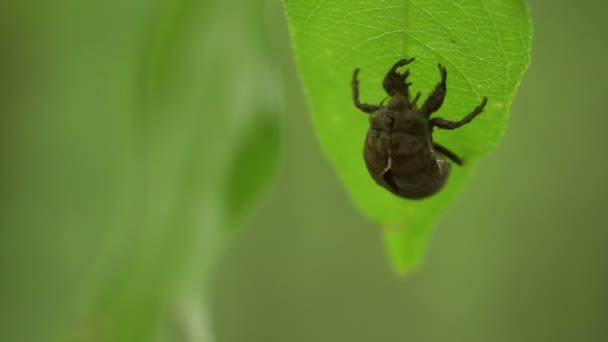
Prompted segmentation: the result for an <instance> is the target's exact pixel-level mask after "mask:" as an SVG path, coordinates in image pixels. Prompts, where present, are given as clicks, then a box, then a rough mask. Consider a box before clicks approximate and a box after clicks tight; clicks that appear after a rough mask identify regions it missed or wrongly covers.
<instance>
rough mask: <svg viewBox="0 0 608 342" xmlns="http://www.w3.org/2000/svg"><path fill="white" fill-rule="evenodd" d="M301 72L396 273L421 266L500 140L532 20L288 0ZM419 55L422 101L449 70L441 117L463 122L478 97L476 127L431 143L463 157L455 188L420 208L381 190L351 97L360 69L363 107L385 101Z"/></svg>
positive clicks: (368, 2) (431, 3)
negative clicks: (385, 83) (397, 68)
mask: <svg viewBox="0 0 608 342" xmlns="http://www.w3.org/2000/svg"><path fill="white" fill-rule="evenodd" d="M284 5H285V10H286V13H287V17H288V21H289V27H290V31H291V35H292V42H293V45H294V50H295V54H296V59H297V64H298V68H299V71H300V74H301V78H302V81H303V84H304V89H305V91H306V94H307V97H308V101H309V106H310V111H311V113H312V118H313V122H314V126H315V129H316V131H317V136H318V138H319V140H320V142H321V146H322V148H323V150H324V152H325V153H326V154H327V156H328V157H329V159H330V160H331V162H332V163H333V165H334V166H335V169H336V171H337V172H338V175H339V177H340V179H341V180H342V181H343V182H344V184H345V185H346V187H347V188H348V190H349V192H350V194H351V196H352V198H353V200H354V202H355V203H356V205H357V206H358V207H359V209H360V210H361V211H362V212H363V213H364V215H365V216H367V217H369V218H371V219H373V220H375V221H377V222H378V223H380V224H381V225H382V226H383V227H384V228H385V241H386V245H387V250H388V253H389V256H390V258H391V260H392V263H393V266H394V268H395V270H396V271H397V272H399V273H401V274H404V273H407V272H409V271H411V270H413V269H415V268H416V267H417V265H418V264H419V263H420V261H421V259H422V256H423V255H424V252H425V249H426V245H427V244H428V240H429V237H430V232H431V228H432V225H433V223H434V222H435V221H436V220H437V219H438V217H439V215H441V213H442V212H443V211H444V210H445V209H446V208H447V206H448V205H449V204H450V202H451V201H452V200H453V199H454V197H455V195H456V194H457V193H458V192H459V191H460V189H461V188H462V187H463V186H464V184H465V183H466V180H467V178H468V175H469V174H470V170H471V167H472V166H473V165H474V164H475V162H476V160H477V159H479V158H480V157H481V156H483V155H485V154H487V153H489V152H490V151H492V150H493V149H494V148H495V147H496V145H497V143H498V142H499V140H500V138H501V136H502V133H503V131H504V129H505V127H506V124H507V120H508V111H509V107H510V105H511V102H512V100H513V96H514V94H515V91H516V89H517V87H518V85H519V83H520V81H521V79H522V76H523V74H524V72H525V70H526V68H527V66H528V64H529V59H530V47H531V23H530V17H529V14H528V9H527V6H526V4H525V3H524V1H522V0H459V1H457V0H445V1H437V0H410V1H404V0H385V1H377V0H362V1H356V2H355V1H348V0H333V1H329V0H284ZM405 57H408V58H411V57H415V58H416V61H415V62H414V63H412V64H411V65H410V69H411V72H412V75H411V76H410V78H409V79H408V80H409V81H411V82H413V86H412V87H411V91H412V92H413V93H416V92H418V91H420V92H422V99H421V101H422V100H424V99H425V97H426V95H428V94H429V92H430V91H431V90H432V89H433V87H434V86H435V84H437V82H438V81H439V79H440V75H439V71H438V69H437V63H441V64H443V65H444V66H445V67H446V68H447V70H448V74H449V76H448V82H447V86H448V92H447V97H446V99H445V102H444V104H443V106H442V107H441V109H440V110H439V111H438V112H437V113H435V114H434V116H439V117H443V118H446V119H449V120H458V119H460V118H462V117H463V116H465V115H466V114H468V113H469V112H471V111H472V110H473V109H474V108H475V107H476V106H477V105H478V104H479V103H480V102H481V99H482V98H483V97H484V96H486V97H488V99H489V101H488V105H487V106H486V108H485V110H484V112H483V113H482V114H481V115H480V116H478V117H477V118H476V119H475V120H474V122H472V123H471V124H469V125H467V126H464V127H462V128H460V129H458V130H455V131H442V130H435V132H434V139H435V141H437V142H438V143H440V144H442V145H444V146H446V147H448V148H450V149H451V150H453V151H455V152H456V153H457V154H458V155H460V156H462V157H463V158H464V159H465V165H464V166H463V167H456V166H454V167H453V168H452V174H451V176H450V180H449V183H448V185H447V186H446V187H445V189H444V190H442V191H441V192H440V193H439V194H437V195H435V196H433V197H431V198H429V199H425V200H423V201H410V200H403V199H400V198H398V197H396V196H394V195H392V194H390V193H389V192H388V191H386V190H385V189H383V188H381V187H379V186H377V185H376V184H375V182H374V181H373V180H372V178H371V177H370V176H369V174H368V173H367V169H366V167H365V164H364V161H363V157H362V150H363V141H364V138H365V133H366V130H367V128H368V120H367V117H366V115H365V114H362V113H361V112H359V111H358V110H357V109H356V108H355V107H354V105H353V104H352V100H351V89H350V81H351V77H352V72H353V69H354V68H356V67H359V68H361V74H360V76H359V80H360V83H361V100H362V102H366V103H379V102H380V101H382V100H383V99H384V98H385V97H386V94H385V93H383V90H382V87H381V82H382V78H383V77H384V75H385V74H386V71H387V70H388V69H389V68H390V66H391V65H392V64H393V63H395V62H396V61H397V60H399V59H401V58H405Z"/></svg>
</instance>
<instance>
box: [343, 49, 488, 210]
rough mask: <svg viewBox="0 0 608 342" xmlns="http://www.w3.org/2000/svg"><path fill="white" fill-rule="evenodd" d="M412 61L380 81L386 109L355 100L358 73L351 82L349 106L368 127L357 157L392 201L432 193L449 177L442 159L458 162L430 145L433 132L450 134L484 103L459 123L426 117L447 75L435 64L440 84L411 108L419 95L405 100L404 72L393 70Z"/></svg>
mask: <svg viewBox="0 0 608 342" xmlns="http://www.w3.org/2000/svg"><path fill="white" fill-rule="evenodd" d="M413 61H414V58H411V59H402V60H400V61H398V62H397V63H395V65H393V67H392V68H390V70H389V71H388V73H387V75H386V77H385V78H384V82H383V86H384V90H385V91H386V93H387V94H388V95H389V96H390V101H389V102H388V104H386V105H384V104H383V103H380V105H370V104H365V103H361V102H360V101H359V81H358V80H357V75H358V74H359V69H355V72H354V74H353V81H352V91H353V101H354V102H355V106H357V108H359V109H360V110H362V111H363V112H365V113H369V114H371V115H370V118H369V123H370V128H369V130H368V131H367V137H366V139H365V148H364V150H363V156H364V158H365V164H366V165H367V170H368V171H369V173H370V175H371V176H372V178H374V180H375V181H376V183H378V184H379V185H381V186H383V187H384V188H386V189H388V190H389V191H391V192H392V193H394V194H395V195H397V196H400V197H403V198H410V199H421V198H425V197H428V196H431V195H433V194H435V193H437V192H438V191H439V190H441V188H442V187H443V186H444V185H445V183H446V181H447V179H448V176H449V175H450V164H449V163H448V162H447V161H446V159H445V157H447V158H448V159H450V160H451V161H453V162H454V163H456V164H458V165H462V163H463V161H462V159H461V158H460V157H458V156H457V155H456V154H455V153H453V152H452V151H450V150H448V149H447V148H445V147H443V146H441V145H439V144H437V143H434V142H433V136H432V132H433V128H434V127H437V128H442V129H455V128H458V127H460V126H462V125H465V124H467V123H469V122H471V120H473V119H474V118H475V117H476V116H477V115H479V114H480V113H481V112H482V111H483V108H484V107H485V105H486V103H487V102H488V99H487V98H486V97H484V98H483V101H482V102H481V104H480V105H479V106H478V107H477V108H475V109H474V110H473V111H472V112H471V113H469V114H468V115H467V116H465V117H464V118H463V119H462V120H460V121H456V122H453V121H448V120H445V119H442V118H433V119H431V118H430V116H431V114H432V113H433V112H435V111H437V110H438V109H439V108H440V107H441V105H442V104H443V99H444V98H445V94H446V91H447V89H446V84H445V82H446V79H447V77H448V73H447V71H446V69H445V68H444V67H443V66H442V65H441V64H439V72H440V73H441V82H439V84H437V86H436V87H435V90H434V91H433V92H432V93H431V95H430V96H429V97H428V99H427V100H426V101H425V102H424V104H423V105H422V106H421V107H420V108H418V106H417V105H416V103H417V101H418V99H419V98H420V93H418V94H416V96H415V97H414V98H413V99H411V97H410V93H409V89H408V87H409V86H410V85H412V84H411V83H407V77H408V76H409V74H410V71H409V70H406V71H405V72H404V73H399V72H397V69H398V68H399V67H402V66H404V65H407V64H409V63H411V62H413Z"/></svg>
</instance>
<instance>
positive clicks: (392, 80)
mask: <svg viewBox="0 0 608 342" xmlns="http://www.w3.org/2000/svg"><path fill="white" fill-rule="evenodd" d="M414 60H416V59H415V58H410V59H402V60H400V61H398V62H397V63H395V64H394V65H393V66H392V67H391V68H390V70H389V71H388V73H387V74H386V76H385V77H384V81H383V82H382V86H383V87H384V90H385V91H386V93H387V94H388V95H390V96H393V95H394V93H395V92H398V93H402V94H404V95H405V96H407V97H408V98H409V93H408V86H410V85H411V83H406V82H405V80H406V79H407V77H408V76H409V75H410V71H409V70H406V71H405V72H404V73H403V74H400V73H398V72H397V68H400V67H402V66H404V65H408V64H410V63H412V62H413V61H414Z"/></svg>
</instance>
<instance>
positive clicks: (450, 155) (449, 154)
mask: <svg viewBox="0 0 608 342" xmlns="http://www.w3.org/2000/svg"><path fill="white" fill-rule="evenodd" d="M433 147H434V148H435V150H437V151H438V152H439V153H441V154H443V155H444V156H446V157H448V158H449V159H450V160H451V161H453V162H454V163H456V164H458V165H462V164H463V160H462V158H460V157H459V156H457V155H456V153H454V152H452V151H450V150H448V149H447V148H445V147H443V146H441V145H439V144H437V143H434V144H433Z"/></svg>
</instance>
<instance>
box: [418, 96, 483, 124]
mask: <svg viewBox="0 0 608 342" xmlns="http://www.w3.org/2000/svg"><path fill="white" fill-rule="evenodd" d="M486 103H488V98H487V97H484V98H483V101H481V104H480V105H479V106H477V108H475V109H474V110H473V111H472V112H471V113H469V114H468V115H467V116H465V117H464V118H462V120H460V121H449V120H446V119H442V118H433V119H431V120H429V123H430V124H431V127H439V128H443V129H456V128H458V127H460V126H463V125H466V124H468V123H469V122H471V121H472V120H473V119H474V118H475V117H476V116H477V115H479V114H481V112H483V108H484V107H485V106H486Z"/></svg>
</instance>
